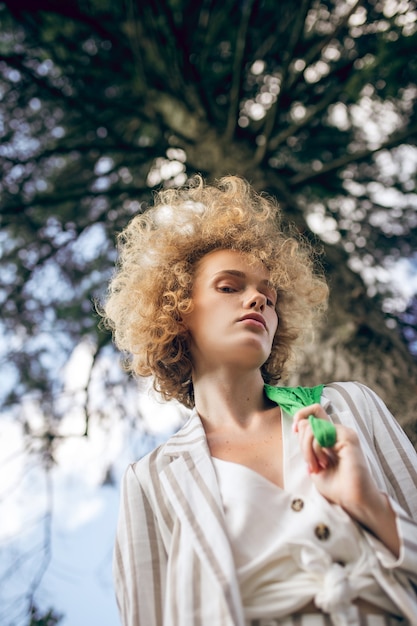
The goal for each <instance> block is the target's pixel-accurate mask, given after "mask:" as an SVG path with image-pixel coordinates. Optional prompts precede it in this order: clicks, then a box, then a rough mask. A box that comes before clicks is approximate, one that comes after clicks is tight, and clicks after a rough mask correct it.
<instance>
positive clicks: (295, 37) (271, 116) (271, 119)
mask: <svg viewBox="0 0 417 626" xmlns="http://www.w3.org/2000/svg"><path fill="white" fill-rule="evenodd" d="M310 3H311V0H302V4H301V7H299V8H298V9H297V12H296V19H295V21H294V26H293V29H292V31H291V33H290V39H289V42H288V46H287V48H286V50H285V53H284V58H283V63H282V68H281V89H280V92H279V94H278V95H277V99H276V101H275V103H274V104H273V106H272V107H271V108H270V109H269V113H268V114H267V116H266V121H265V127H264V131H263V133H262V134H263V136H264V138H265V140H264V142H263V143H262V144H260V145H258V148H257V150H256V152H255V157H254V164H256V165H258V164H259V163H261V161H263V159H264V157H265V154H266V150H267V145H268V141H269V137H270V136H271V133H272V131H273V129H274V126H275V121H276V119H277V116H278V111H279V107H280V103H281V97H282V94H283V92H284V91H286V88H287V87H286V82H287V77H288V73H289V67H290V64H291V61H292V59H293V55H294V49H295V46H296V45H297V43H298V41H299V39H300V37H301V34H302V32H303V27H304V22H305V19H306V15H307V12H308V9H309V6H310Z"/></svg>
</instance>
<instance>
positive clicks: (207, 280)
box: [184, 250, 278, 371]
mask: <svg viewBox="0 0 417 626" xmlns="http://www.w3.org/2000/svg"><path fill="white" fill-rule="evenodd" d="M276 298H277V295H276V291H275V289H274V288H273V287H272V286H271V285H270V283H269V272H268V270H267V269H266V267H265V266H264V265H263V263H262V262H261V261H256V262H255V263H253V262H250V261H249V257H248V256H247V255H245V254H243V253H240V252H237V251H234V250H215V251H213V252H210V253H209V254H207V255H205V256H204V257H203V258H202V259H201V260H200V261H199V263H198V264H197V268H196V273H195V277H194V285H193V290H192V301H193V310H192V311H191V313H188V314H187V315H186V316H185V317H184V323H185V325H186V327H187V329H188V332H189V338H190V351H191V358H192V361H193V365H194V368H195V369H197V370H199V369H200V370H201V368H202V371H207V370H210V369H217V368H219V367H222V366H228V365H230V366H233V367H237V368H240V369H241V368H244V369H255V368H256V369H258V368H260V367H261V366H262V365H263V364H264V363H265V361H266V360H267V358H268V357H269V354H270V352H271V347H272V342H273V339H274V335H275V332H276V330H277V326H278V317H277V313H276V310H275V305H276Z"/></svg>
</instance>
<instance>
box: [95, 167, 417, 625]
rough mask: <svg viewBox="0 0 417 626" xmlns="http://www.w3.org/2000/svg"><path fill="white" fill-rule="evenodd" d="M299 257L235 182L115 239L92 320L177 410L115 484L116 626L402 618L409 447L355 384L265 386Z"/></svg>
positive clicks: (305, 259) (314, 299)
mask: <svg viewBox="0 0 417 626" xmlns="http://www.w3.org/2000/svg"><path fill="white" fill-rule="evenodd" d="M313 260H314V259H313V255H312V250H311V249H310V248H309V246H308V245H307V244H306V243H305V242H303V241H301V240H300V238H298V237H296V236H291V235H289V234H286V233H285V232H284V231H283V229H282V227H281V224H280V215H279V210H278V207H277V206H275V204H274V203H273V202H272V201H271V200H269V199H267V198H266V197H263V196H261V195H258V194H256V193H255V192H254V191H253V190H252V189H251V187H250V186H249V185H248V184H247V183H246V182H245V181H243V180H241V179H239V178H236V177H228V178H224V179H222V180H221V181H220V182H219V183H218V185H217V186H207V185H205V184H204V183H203V181H202V180H201V179H199V178H197V179H196V180H195V181H194V183H193V184H192V185H191V186H189V187H188V188H184V189H180V190H169V191H164V192H162V193H160V194H159V196H158V197H157V200H156V203H155V206H154V207H153V208H151V209H149V210H147V211H146V212H145V213H144V214H142V215H138V216H137V217H135V218H134V219H133V220H132V221H131V223H130V224H129V225H128V227H127V228H126V230H125V231H124V232H123V233H122V234H121V236H120V261H119V267H118V271H117V272H116V274H115V276H114V278H113V280H112V282H111V285H110V290H109V296H108V299H107V302H106V305H105V313H106V319H107V322H108V324H109V325H110V326H111V328H112V329H113V331H114V336H115V341H116V343H117V345H118V346H119V347H120V348H121V349H122V350H123V351H125V352H126V353H127V354H128V355H129V359H128V367H129V368H130V369H131V370H132V371H133V372H135V373H136V374H137V375H139V376H153V379H154V383H155V387H156V389H157V390H159V391H160V392H161V393H162V395H163V397H164V398H165V399H171V398H176V399H177V400H179V401H180V402H182V403H183V404H184V405H186V406H187V407H189V408H191V409H192V411H191V416H190V418H189V420H188V421H187V423H186V424H185V426H184V427H183V428H182V429H181V430H180V431H179V432H177V433H176V434H175V435H173V436H172V437H171V438H170V439H169V441H168V442H167V443H165V444H163V445H162V446H160V447H159V448H157V449H156V450H154V451H153V452H151V453H150V454H149V455H147V456H146V457H145V458H143V459H141V460H140V461H138V462H137V463H134V464H133V465H131V466H130V467H129V469H128V470H127V472H126V475H125V478H124V483H123V490H122V498H121V509H120V520H119V525H118V531H117V541H116V547H115V558H114V575H115V585H116V595H117V600H118V604H119V608H120V613H121V618H122V622H123V624H124V626H249V625H251V626H255V625H256V626H275V625H285V626H296V625H297V626H298V625H300V626H325V625H330V624H334V626H348V625H349V626H362V625H366V624H368V626H383V625H384V626H388V625H391V626H394V625H399V624H410V625H414V626H415V625H417V596H416V585H417V521H416V520H417V489H416V486H417V455H416V452H415V450H414V448H413V446H412V445H411V443H410V442H409V440H408V439H407V437H406V436H405V435H404V433H403V431H402V430H401V428H400V427H399V426H398V424H397V422H396V421H395V420H394V418H393V417H392V416H391V415H390V413H389V412H388V410H387V408H386V407H385V406H384V404H383V403H382V401H381V400H380V399H379V398H378V397H377V396H376V395H375V394H374V393H373V392H372V391H371V390H369V389H368V388H367V387H365V386H363V385H361V384H359V383H333V384H330V385H325V386H324V387H323V386H317V387H313V388H286V387H281V386H277V383H278V382H279V381H280V380H283V379H284V378H285V376H287V374H288V372H289V369H290V367H291V365H292V364H293V362H294V354H295V350H296V348H297V346H299V345H300V344H301V342H302V341H303V337H305V333H306V332H307V331H310V330H311V329H312V328H313V329H314V326H315V324H316V323H317V319H318V317H317V316H318V314H319V313H320V312H321V311H322V310H323V308H324V304H325V301H326V298H327V287H326V284H325V282H324V279H323V277H322V276H321V275H320V273H317V272H316V271H315V269H314V265H313ZM311 416H312V417H311ZM155 419H157V416H156V418H155Z"/></svg>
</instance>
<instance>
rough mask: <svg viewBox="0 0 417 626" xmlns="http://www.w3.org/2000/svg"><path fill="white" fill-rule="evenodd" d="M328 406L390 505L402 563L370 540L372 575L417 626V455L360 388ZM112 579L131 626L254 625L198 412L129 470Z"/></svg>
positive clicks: (372, 625)
mask: <svg viewBox="0 0 417 626" xmlns="http://www.w3.org/2000/svg"><path fill="white" fill-rule="evenodd" d="M322 404H323V406H324V408H325V410H326V411H327V412H328V414H329V415H330V416H331V419H332V420H333V421H334V422H336V423H342V424H345V425H346V426H349V427H352V428H354V429H355V430H356V431H357V432H358V434H359V437H360V441H361V443H362V445H363V448H364V452H365V454H366V456H367V459H368V462H369V467H370V470H371V472H372V474H373V475H374V477H375V480H376V481H377V484H378V485H379V487H380V488H381V490H383V491H385V492H386V493H387V494H389V496H390V497H391V502H392V505H393V506H394V507H395V510H396V512H397V520H398V522H397V525H398V530H399V534H400V538H401V553H400V558H399V559H398V560H396V559H395V558H394V556H393V555H392V554H391V553H390V552H389V551H388V550H387V549H386V548H385V547H384V546H383V545H382V544H381V543H380V542H379V541H377V540H376V539H375V538H374V537H373V536H371V535H370V534H369V533H365V535H366V537H367V540H368V541H369V542H370V543H371V545H372V546H373V548H374V550H375V554H376V555H377V557H378V561H379V563H380V567H379V569H378V570H377V571H375V577H376V578H377V579H378V582H379V584H380V585H381V586H382V587H383V589H384V590H385V592H386V593H387V594H388V595H389V596H390V597H391V598H392V599H393V601H394V602H395V603H396V604H397V606H399V607H400V608H401V610H402V611H403V613H404V615H405V616H406V617H407V618H408V622H407V621H403V622H399V623H402V624H407V623H408V624H410V625H411V626H417V596H416V593H415V588H417V489H416V487H417V454H416V452H415V450H414V448H413V446H412V445H411V443H410V442H409V441H408V439H407V438H406V436H405V435H404V433H403V432H402V430H401V428H400V427H399V426H398V424H397V422H396V421H395V420H394V419H393V418H392V416H391V415H390V413H389V412H388V410H387V408H386V407H385V405H384V404H383V403H382V401H381V400H380V399H379V398H378V396H376V395H375V394H374V393H373V392H372V391H370V390H369V389H368V388H366V387H364V386H363V385H361V384H358V383H333V384H331V385H328V386H326V387H325V389H324V393H323V397H322ZM381 523H383V520H381ZM114 580H115V590H116V597H117V601H118V605H119V609H120V615H121V620H122V623H123V625H124V626H247V625H246V624H245V619H244V614H243V607H242V603H241V600H240V593H239V587H238V584H237V578H236V571H235V567H234V562H233V557H232V553H231V548H230V545H229V541H228V537H227V532H226V527H225V520H224V513H223V508H222V502H221V497H220V493H219V488H218V484H217V479H216V474H215V470H214V467H213V463H212V461H211V457H210V453H209V450H208V446H207V442H206V437H205V433H204V429H203V427H202V424H201V421H200V419H199V417H198V415H197V413H196V412H194V413H193V414H192V416H191V417H190V419H189V421H188V422H187V423H186V424H185V426H184V427H183V428H182V429H181V430H180V431H179V432H178V433H176V434H175V435H174V436H172V437H171V438H170V439H169V441H168V442H167V443H165V444H163V445H162V446H160V447H159V448H157V449H156V450H154V451H153V452H152V453H150V454H149V455H147V456H146V457H144V458H143V459H141V460H140V461H139V462H137V463H135V464H133V465H131V466H130V467H129V468H128V469H127V471H126V474H125V476H124V480H123V485H122V496H121V506H120V517H119V523H118V530H117V537H116V545H115V552H114ZM413 584H414V585H415V587H414V588H413ZM371 617H372V619H371ZM288 619H289V620H290V621H288V620H284V621H282V620H281V622H277V621H276V620H273V621H272V622H271V626H275V624H279V625H280V626H281V624H283V626H300V625H301V626H315V625H316V624H317V626H328V621H326V620H328V618H327V617H326V616H320V615H314V616H312V619H311V620H310V621H309V622H308V624H307V622H306V621H305V620H306V616H305V615H303V616H302V618H301V617H300V619H301V622H300V621H297V620H298V619H299V618H298V617H297V616H295V615H294V616H293V617H291V618H288ZM318 619H319V620H321V621H320V622H319V621H317V620H318ZM374 619H376V620H379V621H372V620H374ZM381 619H384V618H383V617H381V616H368V617H367V618H366V619H365V618H363V617H362V616H361V621H360V622H359V623H360V624H361V625H362V623H363V624H364V626H394V622H391V623H386V622H385V621H383V622H381ZM363 620H365V621H363ZM255 624H256V622H253V624H251V626H255ZM259 626H267V624H266V623H264V622H262V623H261V622H259ZM395 626H397V624H396V623H395Z"/></svg>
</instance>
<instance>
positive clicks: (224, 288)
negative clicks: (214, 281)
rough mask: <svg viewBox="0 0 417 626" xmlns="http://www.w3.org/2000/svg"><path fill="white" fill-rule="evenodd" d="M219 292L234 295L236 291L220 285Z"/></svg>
mask: <svg viewBox="0 0 417 626" xmlns="http://www.w3.org/2000/svg"><path fill="white" fill-rule="evenodd" d="M219 291H221V292H222V293H233V292H234V291H236V290H235V288H234V287H230V286H229V285H220V287H219Z"/></svg>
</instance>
